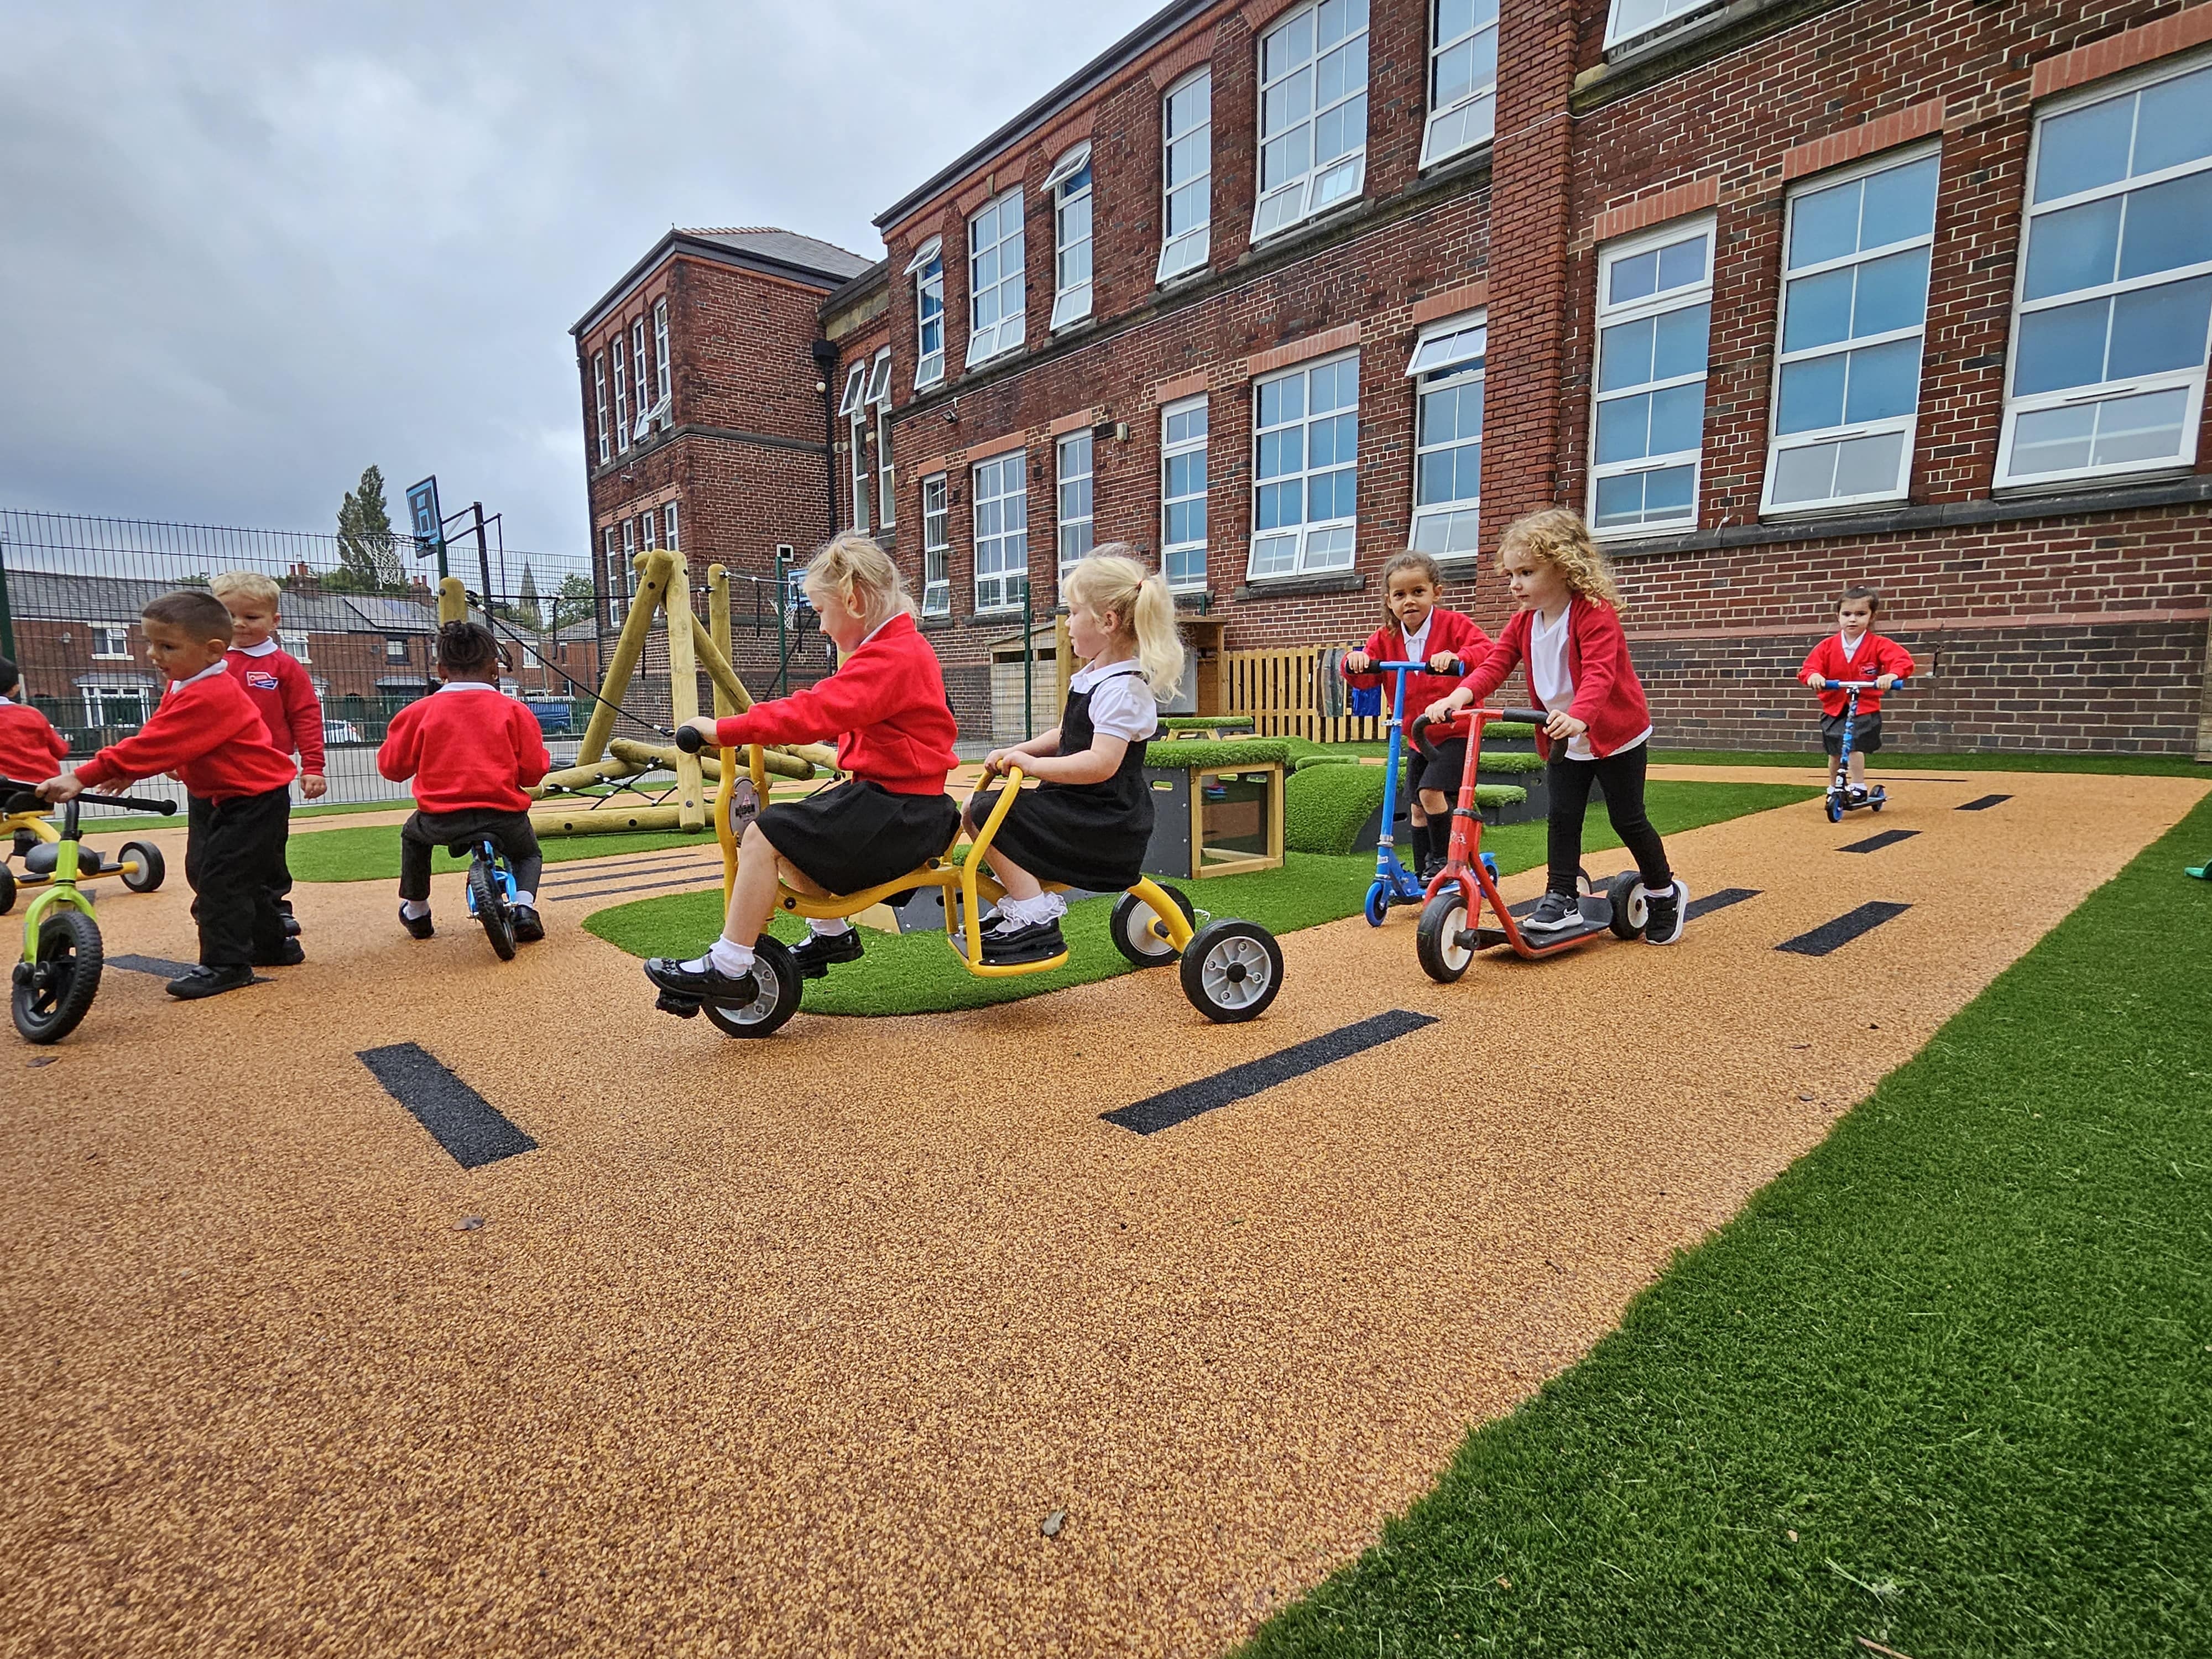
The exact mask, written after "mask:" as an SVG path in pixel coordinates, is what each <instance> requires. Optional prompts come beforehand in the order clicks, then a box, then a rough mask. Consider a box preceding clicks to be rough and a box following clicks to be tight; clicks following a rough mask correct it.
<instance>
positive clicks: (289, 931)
mask: <svg viewBox="0 0 2212 1659" xmlns="http://www.w3.org/2000/svg"><path fill="white" fill-rule="evenodd" d="M284 937H285V938H286V939H297V938H299V937H300V919H299V917H297V916H295V915H292V914H291V913H290V912H289V911H287V912H286V913H285V915H284Z"/></svg>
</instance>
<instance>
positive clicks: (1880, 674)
mask: <svg viewBox="0 0 2212 1659" xmlns="http://www.w3.org/2000/svg"><path fill="white" fill-rule="evenodd" d="M1880 610H1881V594H1879V593H1877V592H1875V591H1874V589H1872V588H1871V587H1864V586H1857V585H1854V586H1850V587H1846V588H1845V589H1844V597H1843V598H1842V599H1840V600H1838V602H1837V605H1836V632H1834V633H1833V634H1831V635H1829V636H1828V637H1827V638H1826V639H1825V640H1822V641H1820V644H1818V645H1816V646H1814V647H1813V649H1812V650H1811V651H1810V652H1809V653H1807V655H1806V658H1805V665H1804V666H1803V667H1802V668H1801V669H1799V670H1798V671H1797V672H1798V676H1799V678H1802V680H1803V681H1804V682H1805V684H1808V685H1809V686H1811V687H1812V688H1813V689H1814V690H1815V691H1818V692H1820V743H1821V746H1822V747H1823V748H1825V749H1826V750H1827V751H1828V760H1829V762H1830V769H1831V770H1832V769H1833V763H1834V762H1835V761H1836V760H1838V758H1839V757H1841V756H1842V754H1843V751H1844V714H1845V713H1846V711H1847V710H1849V708H1850V693H1848V692H1844V691H1829V690H1823V688H1822V684H1821V682H1823V681H1824V680H1872V681H1873V682H1874V684H1875V689H1874V690H1871V691H1862V692H1860V693H1859V718H1858V724H1857V726H1853V727H1852V728H1851V766H1850V773H1851V775H1850V791H1851V799H1853V800H1854V801H1863V800H1864V799H1866V798H1867V783H1866V757H1868V756H1869V755H1871V754H1873V753H1875V751H1876V750H1879V749H1880V748H1881V694H1882V693H1883V692H1885V691H1887V690H1889V689H1890V687H1892V686H1893V685H1895V684H1897V683H1898V681H1899V680H1901V679H1904V678H1906V677H1907V676H1908V675H1910V674H1911V672H1912V667H1913V663H1912V653H1911V652H1910V651H1907V650H1906V649H1905V647H1903V646H1901V645H1899V643H1898V642H1897V641H1895V640H1893V639H1887V638H1885V637H1884V636H1883V635H1880V634H1877V633H1875V631H1874V619H1875V612H1876V611H1880Z"/></svg>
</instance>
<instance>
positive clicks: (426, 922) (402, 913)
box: [399, 904, 438, 939]
mask: <svg viewBox="0 0 2212 1659" xmlns="http://www.w3.org/2000/svg"><path fill="white" fill-rule="evenodd" d="M399 925H400V926H401V927H404V928H405V929H406V930H407V932H408V935H409V936H410V938H413V939H433V938H435V937H436V935H437V932H438V930H437V929H436V928H435V927H432V926H431V925H430V913H429V912H428V910H425V911H424V912H423V913H422V915H419V916H410V915H408V914H407V907H406V906H405V905H404V904H402V905H401V906H400V907H399Z"/></svg>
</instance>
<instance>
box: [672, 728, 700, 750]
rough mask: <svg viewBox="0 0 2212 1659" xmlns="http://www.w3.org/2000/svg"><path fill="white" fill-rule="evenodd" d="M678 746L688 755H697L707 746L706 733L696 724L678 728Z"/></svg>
mask: <svg viewBox="0 0 2212 1659" xmlns="http://www.w3.org/2000/svg"><path fill="white" fill-rule="evenodd" d="M676 746H677V747H678V749H681V750H683V751H684V753H685V754H687V755H696V754H697V753H698V752H699V751H700V750H702V749H704V748H705V747H706V746H707V738H706V734H705V733H703V732H701V731H700V730H699V728H698V727H697V726H678V727H677V728H676Z"/></svg>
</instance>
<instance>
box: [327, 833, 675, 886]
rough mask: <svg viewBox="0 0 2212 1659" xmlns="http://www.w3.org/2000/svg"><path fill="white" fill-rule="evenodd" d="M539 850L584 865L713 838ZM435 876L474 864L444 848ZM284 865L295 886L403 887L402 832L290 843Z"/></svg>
mask: <svg viewBox="0 0 2212 1659" xmlns="http://www.w3.org/2000/svg"><path fill="white" fill-rule="evenodd" d="M712 846H714V836H713V835H712V834H709V833H702V834H699V835H684V834H683V833H681V832H679V831H674V830H650V829H644V830H635V831H622V832H618V833H615V834H611V835H604V836H540V837H539V838H538V848H539V849H540V850H541V851H543V852H544V854H545V861H546V863H548V864H568V863H571V862H573V861H574V860H578V859H608V858H614V857H616V856H617V855H618V854H623V853H657V852H659V851H660V850H661V849H662V848H667V847H712ZM430 856H431V864H430V867H431V868H432V869H433V870H458V869H460V868H461V867H462V866H464V865H465V864H466V863H467V862H468V860H465V859H457V858H455V857H454V856H453V854H451V853H450V852H448V851H447V850H446V849H445V848H439V849H438V850H437V851H436V852H435V853H433V854H431V855H430ZM284 860H285V862H286V864H287V865H288V866H290V869H291V872H292V878H293V879H294V880H295V881H397V880H398V878H399V826H398V824H396V823H391V824H371V825H366V826H364V827H362V828H361V829H319V830H318V831H316V832H315V833H314V834H313V835H312V836H297V837H295V839H293V840H292V841H291V842H288V843H287V844H286V847H285V851H284Z"/></svg>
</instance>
